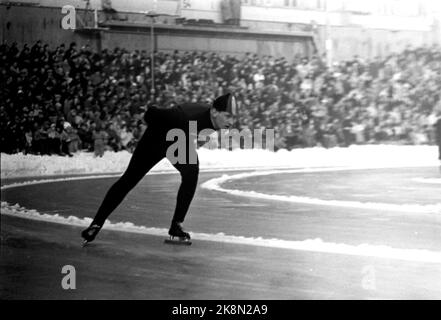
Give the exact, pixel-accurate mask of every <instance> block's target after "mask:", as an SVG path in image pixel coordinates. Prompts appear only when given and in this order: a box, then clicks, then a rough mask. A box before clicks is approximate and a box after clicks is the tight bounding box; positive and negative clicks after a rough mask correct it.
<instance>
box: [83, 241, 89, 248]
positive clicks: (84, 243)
mask: <svg viewBox="0 0 441 320" xmlns="http://www.w3.org/2000/svg"><path fill="white" fill-rule="evenodd" d="M88 243H89V241H87V240H84V241H83V245H82V247H83V248H84V247H85V246H87V244H88Z"/></svg>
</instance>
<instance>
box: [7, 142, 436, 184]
mask: <svg viewBox="0 0 441 320" xmlns="http://www.w3.org/2000/svg"><path fill="white" fill-rule="evenodd" d="M198 154H199V161H200V167H201V170H202V171H204V170H215V169H217V170H222V169H229V170H234V169H277V168H314V167H335V166H337V167H339V166H372V167H375V166H384V167H403V166H432V165H433V166H436V165H438V160H437V147H436V146H390V145H367V146H351V147H349V148H332V149H324V148H309V149H294V150H291V151H287V150H279V151H277V152H270V151H267V150H259V149H252V150H234V151H228V150H220V149H218V150H208V149H200V150H198ZM130 158H131V154H130V153H129V152H126V151H123V152H117V153H115V152H106V153H105V154H104V156H103V157H102V158H96V157H94V156H93V154H92V153H77V154H75V155H74V157H72V158H69V157H60V156H36V155H23V154H14V155H7V154H1V178H16V177H33V176H50V175H66V174H98V173H120V172H123V171H124V170H125V168H126V167H127V164H128V163H129V161H130ZM173 170H174V168H173V166H172V165H171V164H170V163H169V162H168V161H167V160H166V159H164V160H162V161H161V162H160V163H158V164H157V165H156V166H155V167H154V168H153V171H173Z"/></svg>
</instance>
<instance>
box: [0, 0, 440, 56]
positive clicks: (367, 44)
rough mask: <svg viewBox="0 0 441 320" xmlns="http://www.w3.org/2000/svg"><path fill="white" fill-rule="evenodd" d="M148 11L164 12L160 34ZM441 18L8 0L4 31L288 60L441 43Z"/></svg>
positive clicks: (332, 9) (358, 10) (194, 3)
mask: <svg viewBox="0 0 441 320" xmlns="http://www.w3.org/2000/svg"><path fill="white" fill-rule="evenodd" d="M64 5H71V6H73V7H75V8H76V9H77V15H78V23H77V25H78V27H77V29H78V30H76V32H73V31H71V30H70V31H69V30H62V29H61V27H60V20H61V18H62V17H63V15H62V14H61V10H60V8H61V7H62V6H64ZM148 11H150V12H151V11H154V12H156V13H160V14H161V16H159V17H157V18H156V19H155V31H156V33H155V39H154V41H151V39H150V38H149V37H150V30H149V28H150V25H151V20H150V19H149V18H148V17H146V15H145V13H146V12H148ZM440 17H441V1H436V0H370V1H359V0H90V1H87V0H55V1H54V0H20V1H15V0H9V1H4V0H3V1H2V2H0V21H1V24H0V27H1V32H0V36H1V40H2V41H4V40H8V41H12V40H14V41H17V42H28V43H29V42H33V41H36V40H37V39H43V40H46V41H48V42H51V41H52V42H54V43H56V42H69V41H78V42H80V43H81V42H88V43H89V44H91V45H92V46H95V47H97V48H98V49H100V48H107V47H109V48H111V47H115V46H121V47H125V48H128V49H147V50H150V49H152V48H151V45H150V43H154V46H155V47H154V49H158V50H174V49H178V50H194V49H195V48H197V49H198V50H202V51H216V52H225V53H231V54H235V53H243V52H254V53H258V54H262V55H263V54H269V55H274V56H285V57H287V58H288V59H289V58H290V57H294V56H299V55H311V54H319V55H322V56H326V58H327V60H328V63H332V61H334V60H347V59H352V58H353V56H354V55H358V56H359V57H361V58H365V59H371V58H374V57H375V56H385V55H388V54H390V53H392V52H398V51H401V50H403V49H404V48H406V47H407V46H422V45H432V44H440V43H441V32H440V24H441V23H440ZM97 20H98V21H97ZM97 25H99V26H100V28H94V26H95V27H96V26H97Z"/></svg>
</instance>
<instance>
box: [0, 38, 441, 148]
mask: <svg viewBox="0 0 441 320" xmlns="http://www.w3.org/2000/svg"><path fill="white" fill-rule="evenodd" d="M154 57H155V59H154V62H155V63H154V68H155V70H154V76H155V88H152V80H151V78H152V77H151V69H150V66H151V61H150V56H149V53H148V52H146V51H136V50H135V51H132V52H128V51H127V50H125V49H121V48H115V49H113V50H108V49H104V50H102V51H101V52H100V53H98V52H94V51H93V50H91V49H90V48H89V47H88V46H83V47H81V48H78V47H77V45H76V44H75V43H71V44H70V45H69V46H65V45H64V44H61V45H59V46H58V47H56V48H51V47H49V46H48V45H47V44H43V43H42V42H40V41H38V42H36V43H35V44H33V45H32V46H28V45H24V46H23V47H20V48H19V47H18V45H17V44H16V43H12V44H7V43H3V44H2V45H0V88H1V89H0V121H1V122H0V130H1V132H0V139H1V145H0V147H1V150H0V151H1V152H6V153H17V152H24V153H34V154H60V155H72V154H73V153H75V152H77V151H78V150H88V151H90V152H94V153H95V154H96V155H97V156H102V155H103V153H104V151H105V150H114V151H119V150H128V151H132V150H133V148H134V147H135V146H136V143H137V141H138V140H139V139H140V137H141V136H142V134H143V132H144V131H145V129H146V124H145V123H144V121H143V118H142V115H143V113H144V110H145V106H147V105H149V104H155V105H158V106H160V107H162V108H169V107H171V106H173V105H176V104H180V103H182V102H203V103H209V102H211V101H212V100H213V99H214V98H215V97H216V96H218V95H221V94H223V93H225V92H226V91H230V92H234V93H235V95H236V97H237V100H238V106H239V116H238V117H237V123H236V124H237V126H238V127H239V128H240V129H244V128H248V129H250V130H254V129H262V128H274V129H275V135H276V136H275V138H276V139H275V140H276V141H275V145H276V148H287V149H291V148H296V147H313V146H323V147H326V148H329V147H333V146H348V145H350V144H354V143H357V144H365V143H370V144H372V143H401V144H425V143H433V142H434V130H433V124H434V123H435V122H436V118H437V116H439V115H441V49H440V48H439V47H437V46H432V47H425V48H408V49H406V50H405V51H403V52H401V53H399V54H391V55H389V56H388V57H386V58H383V59H381V58H379V57H378V58H375V59H373V60H372V61H363V60H362V59H360V58H359V57H354V58H353V59H352V60H351V61H344V62H341V63H334V65H333V66H331V67H328V66H326V65H325V64H324V63H323V61H322V59H320V58H319V57H317V56H313V57H311V58H305V57H294V59H290V60H292V61H291V62H288V60H287V58H275V57H272V56H262V57H259V56H258V55H256V54H250V53H248V54H245V55H242V56H232V55H220V54H218V53H210V52H178V51H174V52H155V55H154ZM153 89H154V90H153Z"/></svg>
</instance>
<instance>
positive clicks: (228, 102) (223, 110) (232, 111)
mask: <svg viewBox="0 0 441 320" xmlns="http://www.w3.org/2000/svg"><path fill="white" fill-rule="evenodd" d="M236 113H237V105H236V98H235V97H234V96H233V95H232V94H231V93H227V94H225V95H223V96H220V97H217V98H216V99H215V100H214V102H213V107H212V108H211V111H210V115H211V121H212V122H213V126H214V128H215V129H229V128H231V127H232V126H233V123H234V117H235V115H236Z"/></svg>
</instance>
